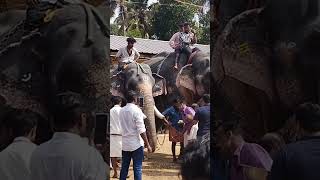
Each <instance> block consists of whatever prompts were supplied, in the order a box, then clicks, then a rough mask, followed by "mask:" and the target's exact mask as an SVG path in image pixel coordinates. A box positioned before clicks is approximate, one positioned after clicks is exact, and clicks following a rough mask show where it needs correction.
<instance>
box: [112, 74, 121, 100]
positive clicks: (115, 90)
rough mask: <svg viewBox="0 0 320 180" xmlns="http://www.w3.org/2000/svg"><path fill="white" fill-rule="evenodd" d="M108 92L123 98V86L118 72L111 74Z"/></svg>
mask: <svg viewBox="0 0 320 180" xmlns="http://www.w3.org/2000/svg"><path fill="white" fill-rule="evenodd" d="M110 92H111V94H112V96H120V97H122V98H124V94H123V92H124V87H123V79H122V78H121V76H120V75H119V74H116V75H113V76H112V77H111V87H110Z"/></svg>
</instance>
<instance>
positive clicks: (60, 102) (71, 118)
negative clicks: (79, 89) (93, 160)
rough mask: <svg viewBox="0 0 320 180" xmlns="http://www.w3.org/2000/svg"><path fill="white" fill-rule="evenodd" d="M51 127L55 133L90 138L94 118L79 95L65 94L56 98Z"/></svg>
mask: <svg viewBox="0 0 320 180" xmlns="http://www.w3.org/2000/svg"><path fill="white" fill-rule="evenodd" d="M53 115H54V118H53V126H54V129H55V131H56V132H71V133H75V134H78V135H80V136H82V137H90V136H91V132H92V131H93V128H94V126H95V116H94V114H93V112H92V111H90V110H89V108H88V107H86V105H85V103H84V101H83V99H82V97H81V95H80V94H77V93H73V92H67V93H62V94H59V95H58V96H57V104H56V107H55V110H54V113H53Z"/></svg>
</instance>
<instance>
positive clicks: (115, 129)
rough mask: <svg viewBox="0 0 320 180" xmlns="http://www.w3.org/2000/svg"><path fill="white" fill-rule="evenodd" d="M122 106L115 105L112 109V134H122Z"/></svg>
mask: <svg viewBox="0 0 320 180" xmlns="http://www.w3.org/2000/svg"><path fill="white" fill-rule="evenodd" d="M120 110H121V106H119V105H115V106H114V107H113V108H111V109H110V134H121V124H120V120H119V113H120Z"/></svg>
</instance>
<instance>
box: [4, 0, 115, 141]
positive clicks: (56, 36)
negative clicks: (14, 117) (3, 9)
mask: <svg viewBox="0 0 320 180" xmlns="http://www.w3.org/2000/svg"><path fill="white" fill-rule="evenodd" d="M97 9H98V10H97ZM97 9H96V8H94V7H93V6H91V5H88V4H86V3H80V2H78V3H69V4H66V5H64V6H62V7H55V8H54V9H51V13H48V14H46V16H45V17H43V23H42V24H41V25H40V26H39V27H38V29H34V31H31V32H25V29H23V28H24V26H16V27H15V28H8V29H9V32H5V33H3V34H2V35H1V38H2V39H0V42H2V44H0V46H1V47H2V46H4V47H3V48H2V49H0V59H1V62H0V76H1V77H0V84H1V89H0V96H2V97H3V98H4V99H6V101H7V104H8V105H9V106H12V107H14V108H28V109H31V110H33V111H35V112H38V113H40V114H42V115H43V117H44V118H45V119H47V120H48V119H49V118H50V113H51V110H52V108H53V107H54V106H53V105H54V104H55V98H54V97H55V96H56V95H57V94H59V93H62V92H67V91H73V92H76V93H80V94H81V95H82V96H83V97H84V98H85V99H86V101H87V104H88V105H90V107H92V109H93V110H94V111H95V112H97V113H108V111H107V110H108V105H109V103H108V100H109V96H110V93H109V74H108V73H109V61H108V59H107V58H109V56H107V52H108V49H109V34H108V33H109V31H108V26H107V22H106V19H104V18H102V15H101V14H102V13H109V11H108V8H107V7H106V6H101V7H99V8H97ZM22 12H25V11H22ZM9 14H10V13H9ZM21 14H22V13H20V15H21ZM107 16H108V15H104V17H107ZM0 19H1V18H0ZM22 20H23V19H22ZM15 22H16V21H15ZM19 22H20V21H19ZM7 24H10V22H8V23H7ZM12 32H19V33H12ZM20 32H22V33H20ZM17 35H19V36H20V37H18V38H17V37H16V36H17ZM12 41H13V42H12ZM4 44H5V45H4ZM49 131H50V129H49V130H48V132H49ZM43 141H44V140H43ZM43 141H41V142H43ZM41 142H38V143H41Z"/></svg>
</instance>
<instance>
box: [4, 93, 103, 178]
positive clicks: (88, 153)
mask: <svg viewBox="0 0 320 180" xmlns="http://www.w3.org/2000/svg"><path fill="white" fill-rule="evenodd" d="M56 98H57V101H58V103H57V104H56V105H55V108H54V110H53V112H52V114H53V118H52V129H53V130H54V134H53V136H52V138H51V139H50V140H49V141H47V142H44V143H42V144H40V145H36V144H35V143H34V140H35V137H36V136H37V134H36V132H37V127H38V124H39V123H40V121H41V119H40V116H39V114H37V113H35V112H32V111H30V110H24V109H14V108H12V109H11V110H8V111H7V112H6V113H4V115H2V116H1V128H2V130H5V132H6V133H7V134H6V138H7V139H9V140H10V141H11V142H10V143H11V144H9V145H8V146H7V147H5V149H4V150H2V151H1V152H0V179H1V180H21V179H24V180H29V179H32V180H44V179H47V180H57V179H61V180H63V179H65V180H67V179H68V180H81V179H83V180H84V179H87V180H89V179H92V180H98V179H99V180H105V179H107V176H108V175H107V173H108V166H107V163H105V161H104V158H103V156H102V155H101V153H100V152H99V151H98V150H97V149H96V148H95V146H94V145H92V144H91V143H90V142H91V140H92V139H91V134H92V132H93V128H94V126H93V125H92V124H94V121H95V115H94V114H93V113H92V112H91V110H90V108H89V107H87V105H86V104H85V103H84V101H83V100H82V98H81V96H80V95H79V94H76V93H72V92H68V93H64V94H61V95H58V96H57V97H56Z"/></svg>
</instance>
